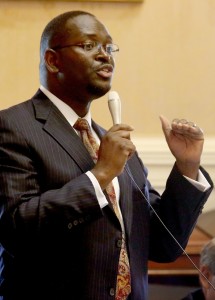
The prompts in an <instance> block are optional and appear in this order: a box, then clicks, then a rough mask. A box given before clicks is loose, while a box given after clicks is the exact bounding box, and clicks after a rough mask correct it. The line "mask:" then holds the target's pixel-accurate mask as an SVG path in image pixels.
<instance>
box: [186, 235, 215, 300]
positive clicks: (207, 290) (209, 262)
mask: <svg viewBox="0 0 215 300" xmlns="http://www.w3.org/2000/svg"><path fill="white" fill-rule="evenodd" d="M199 270H200V272H199V281H200V284H201V288H200V289H198V290H196V291H193V292H192V293H190V294H189V295H187V296H186V297H185V298H183V300H214V299H215V238H213V239H212V240H211V241H210V242H209V243H208V244H207V245H205V246H204V248H203V249H202V251H201V254H200V266H199Z"/></svg>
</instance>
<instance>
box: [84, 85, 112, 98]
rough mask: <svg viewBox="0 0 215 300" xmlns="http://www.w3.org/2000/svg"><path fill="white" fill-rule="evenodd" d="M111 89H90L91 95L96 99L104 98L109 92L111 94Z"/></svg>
mask: <svg viewBox="0 0 215 300" xmlns="http://www.w3.org/2000/svg"><path fill="white" fill-rule="evenodd" d="M110 89H111V85H110V84H109V85H104V86H101V85H100V86H95V85H94V86H91V87H90V89H89V92H90V94H91V95H92V97H93V98H94V99H96V98H100V97H102V96H104V95H105V94H106V93H107V92H109V91H110Z"/></svg>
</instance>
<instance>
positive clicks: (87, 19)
mask: <svg viewBox="0 0 215 300" xmlns="http://www.w3.org/2000/svg"><path fill="white" fill-rule="evenodd" d="M66 30H67V34H68V35H67V36H70V38H72V39H80V38H95V39H99V40H102V39H104V40H107V39H108V40H112V38H111V36H110V34H109V32H108V30H107V28H106V27H105V26H104V25H103V24H102V23H101V22H99V21H98V20H97V19H96V18H95V17H93V16H89V15H80V16H77V17H75V18H73V19H69V20H68V21H67V24H66Z"/></svg>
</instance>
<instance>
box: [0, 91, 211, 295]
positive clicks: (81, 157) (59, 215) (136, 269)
mask: <svg viewBox="0 0 215 300" xmlns="http://www.w3.org/2000/svg"><path fill="white" fill-rule="evenodd" d="M93 127H94V129H95V130H96V132H97V133H98V135H99V136H102V135H103V134H104V133H105V131H104V130H103V129H102V128H101V127H100V126H98V125H97V124H96V123H94V122H93ZM93 166H94V163H93V161H92V159H91V157H90V155H89V154H88V152H87V150H86V149H85V147H84V145H83V144H82V141H81V139H80V138H79V137H78V136H77V135H76V134H75V132H74V131H73V129H72V128H71V126H70V125H69V124H68V122H67V121H66V119H65V118H64V117H63V115H62V114H61V113H60V112H59V110H58V109H57V108H56V107H55V106H54V105H53V104H52V103H51V101H50V100H48V99H47V97H46V96H45V95H44V94H43V93H42V92H41V91H38V92H37V94H36V95H35V96H34V97H33V98H32V99H30V100H28V101H26V102H23V103H21V104H19V105H16V106H14V107H12V108H9V109H6V110H4V111H1V112H0V205H1V211H0V216H1V220H0V231H1V244H2V251H1V260H0V262H1V264H2V269H1V268H0V269H1V293H0V295H4V300H15V299H19V300H20V299H22V300H36V299H37V300H39V299H40V300H41V299H46V300H67V299H68V300H69V299H70V300H71V299H74V300H108V299H114V297H113V294H114V290H115V286H116V276H117V266H118V259H119V253H120V241H121V235H122V232H121V228H120V224H119V221H118V219H117V217H116V216H115V214H114V212H113V209H112V207H111V206H110V205H108V206H106V207H105V208H104V209H102V210H101V209H100V206H99V204H98V201H97V199H96V195H95V191H94V188H93V185H92V183H91V181H90V180H89V178H88V176H87V175H85V172H86V171H88V170H90V169H92V168H93ZM202 171H203V173H204V175H205V176H206V178H207V179H208V180H209V182H210V183H211V184H212V182H211V180H210V178H209V176H208V174H207V173H206V172H205V171H204V170H203V169H202ZM130 172H131V174H132V175H130V176H129V175H128V174H129V173H130ZM131 176H132V178H134V180H135V182H136V183H137V185H138V186H139V188H140V190H141V192H142V193H143V194H144V195H145V197H146V198H147V199H148V201H150V203H151V204H152V205H153V207H154V209H155V211H156V212H157V213H158V214H159V216H160V217H161V219H162V220H163V222H164V223H165V224H166V226H167V227H168V228H169V229H170V230H171V232H172V234H173V235H174V236H175V237H176V239H177V240H178V241H179V243H180V244H181V245H182V246H183V247H185V245H186V243H187V241H188V237H189V235H190V233H191V231H192V229H193V226H194V224H195V222H196V219H197V217H198V215H199V213H200V212H201V210H202V207H203V205H204V203H205V201H206V199H207V198H208V196H209V194H210V192H211V189H210V190H209V191H207V192H206V193H203V192H200V191H199V190H197V189H196V188H195V187H193V186H192V185H191V184H190V183H189V182H188V181H187V180H186V179H185V178H184V177H183V176H181V175H180V174H179V173H178V171H177V169H176V167H175V166H174V167H173V170H172V172H171V174H170V176H169V178H168V180H167V185H166V190H165V192H164V193H163V195H162V197H160V196H159V194H158V193H157V192H156V191H155V190H154V189H153V187H152V186H151V185H150V183H149V182H148V180H147V169H146V168H145V167H144V166H143V164H142V162H141V160H140V159H139V157H138V155H137V154H135V155H134V156H133V157H132V158H131V159H130V160H129V161H128V163H127V165H126V166H125V171H124V172H123V173H122V174H121V175H120V176H119V178H118V179H119V184H120V191H121V192H120V206H121V210H122V214H123V217H124V224H125V231H126V238H127V245H128V252H129V258H130V266H131V278H132V294H131V296H130V297H129V299H132V300H146V299H147V261H148V260H149V259H151V260H154V261H158V262H168V261H173V260H175V259H176V258H177V257H178V256H179V255H180V254H181V252H182V251H181V250H180V248H179V247H178V245H177V243H176V242H175V241H174V240H173V239H172V237H171V236H170V235H169V233H168V232H167V231H166V230H165V229H164V227H163V226H162V225H161V224H160V221H159V220H158V219H157V217H156V216H155V214H154V212H153V211H152V210H151V209H150V206H149V203H148V202H147V201H146V200H145V199H144V197H143V195H142V194H141V192H140V191H139V190H138V188H137V187H136V185H135V184H134V182H133V181H132V179H131Z"/></svg>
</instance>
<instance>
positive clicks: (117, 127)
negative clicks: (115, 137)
mask: <svg viewBox="0 0 215 300" xmlns="http://www.w3.org/2000/svg"><path fill="white" fill-rule="evenodd" d="M119 130H125V131H133V130H134V127H132V126H130V125H127V124H116V125H114V126H112V127H111V128H110V129H109V130H108V131H109V132H115V131H119Z"/></svg>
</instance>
